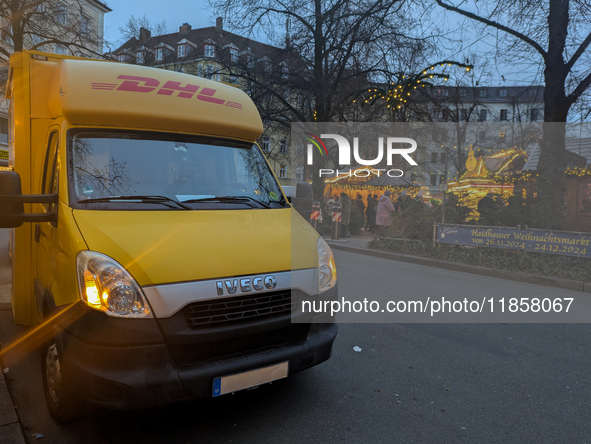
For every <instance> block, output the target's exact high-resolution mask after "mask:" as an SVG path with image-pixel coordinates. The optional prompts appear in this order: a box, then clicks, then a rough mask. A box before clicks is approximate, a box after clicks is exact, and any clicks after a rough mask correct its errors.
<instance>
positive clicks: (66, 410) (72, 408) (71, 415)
mask: <svg viewBox="0 0 591 444" xmlns="http://www.w3.org/2000/svg"><path fill="white" fill-rule="evenodd" d="M62 362H63V361H62V359H61V356H60V352H59V347H58V346H57V343H56V340H55V337H54V338H51V339H50V340H49V341H48V342H47V343H45V345H44V346H43V347H42V349H41V378H42V379H43V392H44V393H45V402H46V403H47V408H48V409H49V413H50V414H51V416H52V417H53V419H55V420H56V421H57V422H58V423H60V424H65V423H68V422H71V421H73V420H75V419H78V418H80V417H81V416H83V415H84V403H83V402H82V401H81V400H80V399H78V398H77V397H76V396H75V395H74V393H73V390H72V388H71V386H70V385H69V384H68V381H67V379H65V378H64V372H63V366H62ZM66 375H67V372H66Z"/></svg>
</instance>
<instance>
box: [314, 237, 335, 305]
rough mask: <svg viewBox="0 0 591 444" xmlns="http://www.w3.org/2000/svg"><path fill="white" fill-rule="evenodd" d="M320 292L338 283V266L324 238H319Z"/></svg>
mask: <svg viewBox="0 0 591 444" xmlns="http://www.w3.org/2000/svg"><path fill="white" fill-rule="evenodd" d="M318 272H319V273H318V292H319V293H322V292H323V291H326V290H330V289H331V288H334V286H335V285H336V284H337V267H336V265H335V263H334V256H333V255H332V250H331V249H330V247H329V246H328V244H327V243H326V242H325V240H324V239H322V238H319V239H318Z"/></svg>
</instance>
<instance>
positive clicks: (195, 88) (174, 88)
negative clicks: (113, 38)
mask: <svg viewBox="0 0 591 444" xmlns="http://www.w3.org/2000/svg"><path fill="white" fill-rule="evenodd" d="M117 79H118V80H123V82H122V83H121V84H118V83H95V82H92V83H91V87H92V89H102V90H106V91H113V90H117V91H131V92H139V93H150V92H153V91H155V90H156V89H157V88H158V87H160V82H159V81H158V80H157V79H153V78H151V77H139V76H125V75H120V76H119V77H117ZM175 92H176V93H178V94H177V97H182V98H184V99H191V98H193V96H195V94H197V92H198V94H197V99H198V100H202V101H204V102H209V103H214V104H216V105H224V106H229V107H230V108H236V109H242V104H240V103H237V102H231V101H229V100H224V99H220V98H217V97H213V96H214V94H215V93H216V92H217V90H216V89H213V88H205V87H204V88H201V87H200V86H199V85H192V84H190V83H187V84H186V85H184V86H181V82H174V81H172V80H168V81H167V82H166V83H165V84H164V85H163V86H162V87H160V89H159V90H158V92H157V93H156V94H160V95H163V96H172V95H173V94H174V93H175Z"/></svg>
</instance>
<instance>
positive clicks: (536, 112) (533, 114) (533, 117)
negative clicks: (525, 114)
mask: <svg viewBox="0 0 591 444" xmlns="http://www.w3.org/2000/svg"><path fill="white" fill-rule="evenodd" d="M530 116H531V121H532V122H535V121H537V120H538V119H539V118H540V110H539V109H537V108H532V109H531V110H530Z"/></svg>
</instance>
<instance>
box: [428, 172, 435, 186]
mask: <svg viewBox="0 0 591 444" xmlns="http://www.w3.org/2000/svg"><path fill="white" fill-rule="evenodd" d="M429 179H430V180H431V182H430V185H431V186H435V185H437V174H435V173H431V174H429Z"/></svg>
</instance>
